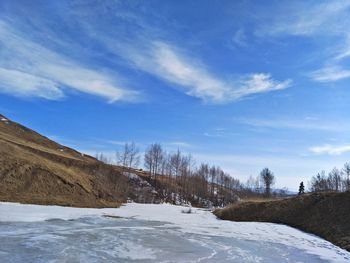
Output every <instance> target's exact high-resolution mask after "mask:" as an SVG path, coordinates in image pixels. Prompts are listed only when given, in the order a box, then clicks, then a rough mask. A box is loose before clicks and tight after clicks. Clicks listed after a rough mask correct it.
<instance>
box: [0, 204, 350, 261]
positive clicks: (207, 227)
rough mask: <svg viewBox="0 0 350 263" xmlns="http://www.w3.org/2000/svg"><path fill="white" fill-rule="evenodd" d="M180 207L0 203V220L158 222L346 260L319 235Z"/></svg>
mask: <svg viewBox="0 0 350 263" xmlns="http://www.w3.org/2000/svg"><path fill="white" fill-rule="evenodd" d="M184 209H185V210H186V208H185V207H182V206H174V205H169V204H161V205H155V204H136V203H130V204H126V205H124V206H122V207H120V208H115V209H114V208H107V209H88V208H71V207H59V206H39V205H22V204H16V203H0V221H2V222H35V221H43V220H48V219H64V220H68V219H77V218H81V217H102V216H106V215H108V216H112V217H125V218H134V219H140V220H147V221H160V222H166V224H164V225H162V226H161V227H162V228H171V229H174V228H176V229H178V231H181V232H183V233H190V234H199V235H206V236H210V237H228V238H235V239H237V240H251V241H258V242H269V243H276V244H283V245H286V246H290V247H294V248H296V249H300V250H303V251H305V253H308V254H311V255H315V256H318V257H320V258H322V259H324V260H327V261H330V262H350V253H349V252H347V251H345V250H342V249H340V248H338V247H336V246H334V245H333V244H331V243H329V242H328V241H325V240H323V239H321V238H319V237H316V236H313V235H310V234H307V233H304V232H302V231H299V230H297V229H294V228H291V227H288V226H284V225H277V224H270V223H255V222H230V221H222V220H219V219H217V218H216V217H215V216H214V215H213V214H212V213H211V212H210V211H207V210H204V209H198V208H192V213H191V214H187V213H183V210H184ZM187 209H188V208H187ZM116 220H117V219H116Z"/></svg>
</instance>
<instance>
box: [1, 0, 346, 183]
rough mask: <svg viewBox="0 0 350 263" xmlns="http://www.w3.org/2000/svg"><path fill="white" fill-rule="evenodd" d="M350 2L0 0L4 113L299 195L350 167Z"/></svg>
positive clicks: (107, 147) (79, 143) (97, 146)
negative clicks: (315, 180) (152, 149)
mask: <svg viewBox="0 0 350 263" xmlns="http://www.w3.org/2000/svg"><path fill="white" fill-rule="evenodd" d="M348 28H350V1H347V0H341V1H336V0H334V1H320V0H317V1H272V0H271V1H225V0H221V1H211V0H193V1H185V0H179V1H170V0H168V1H162V0H158V1H152V0H149V1H142V0H130V1H118V0H108V1H107V0H72V1H64V0H62V1H46V0H42V1H39V0H33V1H26V0H17V1H13V0H2V1H1V2H0V113H2V114H3V115H5V116H7V117H8V118H10V119H12V120H14V121H16V122H19V123H21V124H23V125H26V126H28V127H30V128H32V129H34V130H36V131H38V132H40V133H42V134H43V135H45V136H47V137H49V138H51V139H54V140H56V141H58V142H60V143H62V144H65V145H67V146H70V147H73V148H75V149H77V150H80V151H82V152H85V153H88V154H92V155H94V154H95V153H97V152H98V153H105V154H106V155H109V156H114V153H115V151H116V150H118V149H120V147H121V146H122V145H123V144H124V143H125V142H131V141H133V142H135V143H137V145H138V146H139V147H140V149H141V150H144V149H145V148H146V147H147V146H148V145H149V144H151V143H154V142H158V143H161V144H162V145H163V147H164V148H165V149H167V150H168V151H169V152H171V151H176V150H177V149H178V148H179V149H180V150H181V151H182V152H184V153H191V154H192V155H193V157H194V158H195V159H196V160H197V163H198V164H199V163H200V162H207V163H210V164H214V165H219V166H221V167H222V168H223V169H224V170H225V171H227V172H229V173H230V174H231V175H232V176H233V177H235V178H238V179H240V180H242V181H245V180H246V179H247V178H248V177H249V176H250V175H253V176H257V175H258V174H259V172H260V170H262V169H263V168H264V167H269V168H270V169H271V170H272V171H273V172H274V174H275V176H276V187H284V186H285V187H288V188H289V189H292V190H295V189H297V188H298V185H299V183H300V181H304V182H306V181H308V180H309V179H310V178H311V177H312V176H313V175H316V174H317V173H318V172H319V171H321V170H326V171H330V170H331V169H332V168H333V167H335V166H338V167H339V168H340V167H342V166H343V164H344V163H345V162H350V114H349V113H350V107H349V106H350V31H349V30H348Z"/></svg>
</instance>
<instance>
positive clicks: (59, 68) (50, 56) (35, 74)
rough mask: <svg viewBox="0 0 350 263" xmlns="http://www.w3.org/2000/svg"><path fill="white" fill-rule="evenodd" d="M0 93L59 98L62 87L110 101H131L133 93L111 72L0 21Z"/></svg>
mask: <svg viewBox="0 0 350 263" xmlns="http://www.w3.org/2000/svg"><path fill="white" fill-rule="evenodd" d="M0 45H1V46H2V50H1V53H0V55H1V61H0V92H4V93H8V94H11V95H16V96H34V97H42V98H46V99H60V98H62V97H63V96H64V92H63V90H64V89H65V88H69V89H73V90H76V91H79V92H83V93H88V94H91V95H96V96H100V97H104V98H106V99H108V100H109V101H110V102H113V101H119V100H124V101H132V100H134V99H135V98H136V97H137V95H138V94H137V92H135V91H132V90H129V89H126V88H124V87H122V86H121V85H120V84H119V83H117V82H119V81H118V80H117V79H116V78H115V77H114V75H115V74H114V75H113V76H112V75H111V74H107V73H101V72H98V71H96V70H93V69H89V68H87V67H85V66H81V65H79V64H78V63H77V62H75V61H73V60H71V59H69V58H67V57H65V56H62V55H60V54H58V53H56V52H53V51H51V50H49V49H47V48H45V47H43V46H41V45H39V44H37V43H34V42H33V41H31V40H29V39H27V38H26V37H24V36H22V34H20V33H18V32H16V30H15V29H14V28H12V27H11V26H9V25H8V24H7V23H5V22H2V21H0Z"/></svg>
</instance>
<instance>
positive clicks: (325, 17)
mask: <svg viewBox="0 0 350 263" xmlns="http://www.w3.org/2000/svg"><path fill="white" fill-rule="evenodd" d="M349 8H350V1H347V0H346V1H344V0H336V1H332V2H330V1H319V2H299V3H296V2H293V3H292V4H291V5H290V6H288V5H283V6H282V9H281V10H279V11H281V12H280V14H281V15H276V16H274V18H275V21H273V23H271V24H265V23H264V24H262V26H260V27H259V29H258V31H257V34H259V35H281V34H283V35H286V34H288V35H303V36H307V35H313V34H324V33H326V34H339V33H341V34H343V33H344V32H346V31H347V30H346V27H344V26H346V25H349V23H350V20H349V19H348V18H347V15H348V11H349ZM286 13H288V15H287V16H286V15H285V14H286Z"/></svg>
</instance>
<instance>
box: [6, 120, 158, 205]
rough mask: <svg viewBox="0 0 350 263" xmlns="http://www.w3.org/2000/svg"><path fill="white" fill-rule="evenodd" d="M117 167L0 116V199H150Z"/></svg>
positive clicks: (107, 202) (88, 201) (112, 201)
mask: <svg viewBox="0 0 350 263" xmlns="http://www.w3.org/2000/svg"><path fill="white" fill-rule="evenodd" d="M137 183H138V182H135V180H133V181H132V182H131V181H130V178H129V177H127V176H125V175H124V174H123V173H122V171H121V168H120V167H119V168H118V167H115V166H111V165H107V164H104V163H102V162H100V161H98V160H96V159H95V158H93V157H91V156H87V155H84V154H82V153H79V152H77V151H75V150H73V149H70V148H68V147H65V146H62V145H60V144H58V143H56V142H53V141H51V140H49V139H48V138H46V137H44V136H42V135H40V134H38V133H36V132H34V131H32V130H30V129H28V128H26V127H24V126H22V125H20V124H17V123H15V122H12V121H10V120H9V119H8V118H6V117H5V116H3V115H0V201H11V202H22V203H36V204H57V205H68V206H79V207H115V206H118V205H120V203H121V202H125V201H126V199H127V198H128V197H131V198H133V199H135V198H137V197H138V195H139V194H140V192H142V194H143V195H146V196H143V197H142V199H143V200H144V201H152V199H150V198H153V197H154V196H152V195H154V193H152V189H151V187H148V188H147V187H146V188H145V189H142V191H141V190H140V187H139V185H137Z"/></svg>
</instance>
